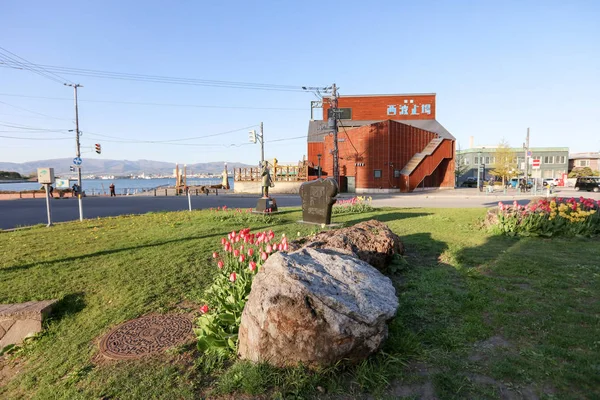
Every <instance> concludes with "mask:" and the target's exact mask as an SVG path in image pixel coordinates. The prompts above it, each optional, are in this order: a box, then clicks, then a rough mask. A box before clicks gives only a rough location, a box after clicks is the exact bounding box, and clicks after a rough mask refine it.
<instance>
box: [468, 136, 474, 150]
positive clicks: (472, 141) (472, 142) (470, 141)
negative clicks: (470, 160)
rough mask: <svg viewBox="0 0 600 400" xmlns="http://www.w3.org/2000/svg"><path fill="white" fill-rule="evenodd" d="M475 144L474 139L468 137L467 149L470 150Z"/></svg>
mask: <svg viewBox="0 0 600 400" xmlns="http://www.w3.org/2000/svg"><path fill="white" fill-rule="evenodd" d="M474 144H475V138H474V137H473V136H469V148H470V149H472V148H473V146H474Z"/></svg>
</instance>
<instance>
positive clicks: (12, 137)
mask: <svg viewBox="0 0 600 400" xmlns="http://www.w3.org/2000/svg"><path fill="white" fill-rule="evenodd" d="M0 137H1V138H7V139H18V140H70V139H71V138H30V137H21V136H0Z"/></svg>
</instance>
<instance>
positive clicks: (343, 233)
mask: <svg viewBox="0 0 600 400" xmlns="http://www.w3.org/2000/svg"><path fill="white" fill-rule="evenodd" d="M301 248H314V249H332V250H337V251H340V252H342V253H347V254H351V255H354V256H356V257H358V258H360V259H361V260H363V261H365V262H367V263H369V264H371V265H372V266H374V267H375V268H377V269H379V270H383V269H384V268H386V267H387V266H388V265H389V264H390V262H391V261H392V257H393V256H394V254H403V253H404V246H403V245H402V242H401V241H400V238H399V237H398V235H396V234H395V233H394V232H392V231H391V230H390V228H388V227H387V225H385V224H384V223H382V222H379V221H377V220H374V219H372V220H369V221H365V222H361V223H359V224H356V225H353V226H350V227H348V228H342V229H336V230H331V231H326V232H321V233H318V234H317V235H315V236H312V237H309V238H305V239H301V240H297V241H294V242H291V243H290V251H294V250H298V249H301Z"/></svg>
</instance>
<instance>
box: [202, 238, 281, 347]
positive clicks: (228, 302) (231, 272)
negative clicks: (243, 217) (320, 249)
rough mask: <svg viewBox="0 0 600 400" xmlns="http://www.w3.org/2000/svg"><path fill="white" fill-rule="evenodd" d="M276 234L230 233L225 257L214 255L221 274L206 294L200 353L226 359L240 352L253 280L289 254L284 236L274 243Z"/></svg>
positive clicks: (224, 246)
mask: <svg viewBox="0 0 600 400" xmlns="http://www.w3.org/2000/svg"><path fill="white" fill-rule="evenodd" d="M274 238H275V235H274V233H273V231H268V232H261V233H258V234H253V233H250V228H246V229H242V230H240V231H239V232H237V233H236V232H235V231H233V232H231V233H230V234H229V235H228V237H227V238H222V239H221V245H222V246H223V253H221V254H220V253H218V252H216V251H215V252H214V253H213V259H214V260H215V261H216V263H217V265H216V266H217V268H218V269H219V273H218V274H217V277H216V279H215V281H214V283H213V285H212V286H211V287H210V288H209V289H208V290H207V291H206V300H205V302H206V304H205V305H203V306H202V307H201V308H200V312H201V313H202V315H201V316H200V317H199V318H198V319H197V321H196V323H197V326H198V328H197V329H195V332H196V336H197V338H198V349H200V350H201V351H203V352H212V353H216V354H217V355H220V356H227V355H230V354H235V353H236V352H237V344H238V331H239V327H240V322H241V319H242V311H243V310H244V306H245V305H246V301H247V300H248V296H249V295H250V289H251V287H252V280H253V279H254V276H255V275H256V273H257V272H258V271H259V270H260V268H261V267H262V265H263V264H264V262H265V261H266V260H267V259H268V257H269V256H270V255H271V254H273V253H275V252H277V251H279V250H284V251H287V250H288V242H287V238H286V237H285V234H284V235H282V239H281V242H279V243H276V242H274V240H273V239H274Z"/></svg>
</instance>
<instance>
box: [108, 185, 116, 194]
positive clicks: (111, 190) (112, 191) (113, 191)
mask: <svg viewBox="0 0 600 400" xmlns="http://www.w3.org/2000/svg"><path fill="white" fill-rule="evenodd" d="M108 188H109V189H110V197H113V196H115V197H117V195H116V194H115V184H114V183H112V182H111V183H110V186H109V187H108Z"/></svg>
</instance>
